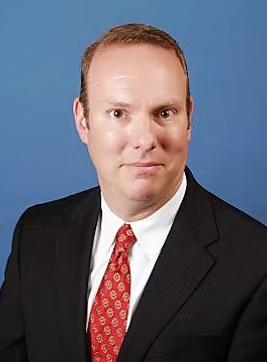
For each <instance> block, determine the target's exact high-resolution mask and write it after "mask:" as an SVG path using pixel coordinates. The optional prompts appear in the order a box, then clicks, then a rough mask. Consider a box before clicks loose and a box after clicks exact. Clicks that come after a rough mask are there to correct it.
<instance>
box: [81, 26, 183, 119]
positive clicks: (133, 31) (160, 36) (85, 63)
mask: <svg viewBox="0 0 267 362" xmlns="http://www.w3.org/2000/svg"><path fill="white" fill-rule="evenodd" d="M115 44H118V45H129V44H131V45H134V44H151V45H155V46H160V47H162V48H165V49H169V50H174V51H175V53H176V55H177V58H178V59H179V61H180V64H181V66H182V68H183V70H184V73H185V76H186V81H187V97H186V108H187V115H188V116H189V111H190V89H189V75H188V68H187V64H186V60H185V57H184V54H183V51H182V49H181V48H180V46H179V44H178V43H177V41H176V40H175V39H174V38H172V37H171V36H170V35H169V34H167V33H166V32H165V31H163V30H160V29H158V28H156V27H154V26H151V25H145V24H138V23H132V24H124V25H119V26H116V27H114V28H111V29H109V30H108V31H107V32H105V33H104V34H103V35H102V36H101V37H100V39H99V40H97V41H95V42H94V43H92V44H90V45H89V46H88V47H87V48H86V50H85V52H84V54H83V56H82V62H81V88H80V97H79V99H80V102H81V104H82V106H83V111H84V116H85V118H86V119H88V104H87V87H86V78H87V75H88V71H89V68H90V65H91V62H92V59H93V57H94V55H95V53H96V51H97V49H98V48H100V47H101V48H103V47H106V46H109V45H115Z"/></svg>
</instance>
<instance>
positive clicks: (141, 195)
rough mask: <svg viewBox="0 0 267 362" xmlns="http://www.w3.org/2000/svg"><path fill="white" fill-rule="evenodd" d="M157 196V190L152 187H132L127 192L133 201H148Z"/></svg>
mask: <svg viewBox="0 0 267 362" xmlns="http://www.w3.org/2000/svg"><path fill="white" fill-rule="evenodd" d="M156 196H157V192H156V190H155V189H152V188H147V187H146V188H142V189H140V188H139V189H136V190H134V189H132V190H131V191H130V194H129V198H130V199H131V200H133V201H149V200H153V199H154V198H155V197H156Z"/></svg>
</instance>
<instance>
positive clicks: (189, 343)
mask: <svg viewBox="0 0 267 362" xmlns="http://www.w3.org/2000/svg"><path fill="white" fill-rule="evenodd" d="M186 174H187V181H188V186H187V190H186V194H185V197H184V200H183V202H182V205H181V207H180V210H179V212H178V214H177V216H176V218H175V221H174V223H173V226H172V228H171V231H170V233H169V236H168V238H167V240H166V242H165V245H164V247H163V249H162V252H161V254H160V256H159V258H158V261H157V263H156V265H155V267H154V270H153V272H152V274H151V277H150V279H149V281H148V283H147V286H146V288H145V290H144V293H143V295H142V298H141V300H140V302H139V304H138V306H137V309H136V311H135V313H134V316H133V318H132V321H131V324H130V327H129V329H128V332H127V334H126V337H125V339H124V342H123V345H122V348H121V351H120V354H119V357H118V359H117V361H118V362H123V361H126V362H138V361H145V362H150V361H155V362H156V361H157V362H159V361H162V362H163V361H164V362H166V361H167V362H172V361H179V362H186V361H194V362H204V361H205V362H208V361H212V362H215V361H216V362H217V361H227V362H264V361H265V362H266V361H267V277H266V276H267V228H266V227H264V226H263V225H262V224H260V223H258V222H256V221H255V220H253V219H251V218H250V217H249V216H247V215H245V214H244V213H242V212H240V211H238V210H237V209H235V208H233V207H232V206H230V205H228V204H227V203H225V202H223V201H222V200H220V199H218V198H217V197H216V196H214V195H212V194H210V193H209V192H207V191H206V190H204V189H203V188H202V187H201V186H200V185H198V184H197V183H196V181H195V180H194V178H193V176H192V174H191V172H190V171H189V170H188V169H186ZM99 212H100V197H99V189H98V188H95V189H92V190H89V191H85V192H83V193H80V194H77V195H73V196H70V197H68V198H65V199H62V200H59V201H54V202H51V203H47V204H44V205H37V206H34V207H33V208H30V209H29V210H28V211H27V212H26V213H25V214H24V215H23V216H22V218H21V219H20V221H19V223H18V225H17V228H16V231H15V236H14V242H13V251H12V255H11V258H10V260H9V263H8V267H7V272H6V282H5V284H4V286H3V289H2V293H1V299H0V360H1V362H7V361H14V362H17V361H27V360H28V359H29V361H30V362H41V361H45V362H48V361H49V362H54V361H65V362H67V361H75V362H85V361H86V355H87V358H88V360H90V351H89V344H88V345H87V338H86V333H85V325H86V306H87V285H88V275H89V261H90V254H91V249H92V243H93V239H94V231H95V227H96V223H97V219H98V216H99ZM25 333H26V343H25ZM25 345H27V348H26V347H25ZM27 354H28V359H27Z"/></svg>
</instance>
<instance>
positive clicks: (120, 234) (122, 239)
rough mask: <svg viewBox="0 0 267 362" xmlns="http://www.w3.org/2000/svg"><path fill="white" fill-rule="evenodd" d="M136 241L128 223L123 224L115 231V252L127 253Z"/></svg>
mask: <svg viewBox="0 0 267 362" xmlns="http://www.w3.org/2000/svg"><path fill="white" fill-rule="evenodd" d="M135 241H136V237H135V235H134V233H133V230H132V228H131V225H130V224H123V225H122V226H121V227H120V228H119V230H118V231H117V234H116V237H115V249H116V252H117V253H127V254H129V252H130V248H131V246H132V245H133V243H134V242H135Z"/></svg>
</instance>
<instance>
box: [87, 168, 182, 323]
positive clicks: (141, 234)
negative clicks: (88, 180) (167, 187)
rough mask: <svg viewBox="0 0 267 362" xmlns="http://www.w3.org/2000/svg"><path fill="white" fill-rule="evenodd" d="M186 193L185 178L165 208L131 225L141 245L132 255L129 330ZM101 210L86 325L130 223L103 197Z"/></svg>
mask: <svg viewBox="0 0 267 362" xmlns="http://www.w3.org/2000/svg"><path fill="white" fill-rule="evenodd" d="M185 191H186V176H185V174H183V180H182V183H181V186H180V187H179V189H178V191H177V192H176V193H175V195H174V196H173V197H172V198H171V199H170V200H169V201H168V202H167V203H166V204H165V205H163V206H162V207H161V208H160V209H159V210H157V211H155V212H154V213H153V214H152V215H150V216H148V217H146V218H144V219H142V220H138V221H134V222H131V223H130V224H131V227H132V229H133V232H134V234H135V236H136V239H137V241H136V242H135V243H134V245H133V247H132V250H131V252H130V255H129V259H130V260H129V262H130V269H131V294H130V306H129V314H128V319H127V328H128V326H129V324H130V321H131V318H132V315H133V313H134V311H135V309H136V306H137V304H138V302H139V300H140V298H141V295H142V293H143V290H144V288H145V286H146V283H147V281H148V279H149V276H150V274H151V272H152V270H153V268H154V265H155V263H156V261H157V258H158V256H159V254H160V251H161V249H162V247H163V245H164V243H165V240H166V238H167V236H168V234H169V231H170V229H171V226H172V224H173V221H174V218H175V215H176V214H177V211H178V209H179V207H180V205H181V203H182V200H183V197H184V195H185ZM101 209H102V214H101V217H99V220H98V223H97V227H96V232H95V237H94V243H93V249H92V256H91V263H90V274H89V281H88V308H87V323H86V325H87V324H88V320H89V315H90V311H91V307H92V304H93V301H94V298H95V295H96V293H97V290H98V287H99V285H100V282H101V280H102V277H103V275H104V273H105V270H106V267H107V264H108V261H109V259H110V256H111V253H112V250H113V247H114V243H115V240H114V239H115V236H116V233H117V231H118V229H119V228H120V227H121V226H122V225H123V224H124V223H125V222H127V221H125V220H122V219H120V218H119V217H118V216H117V215H115V214H114V213H113V212H112V211H111V210H110V209H109V207H108V206H107V204H106V202H105V200H104V198H103V196H102V195H101Z"/></svg>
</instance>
